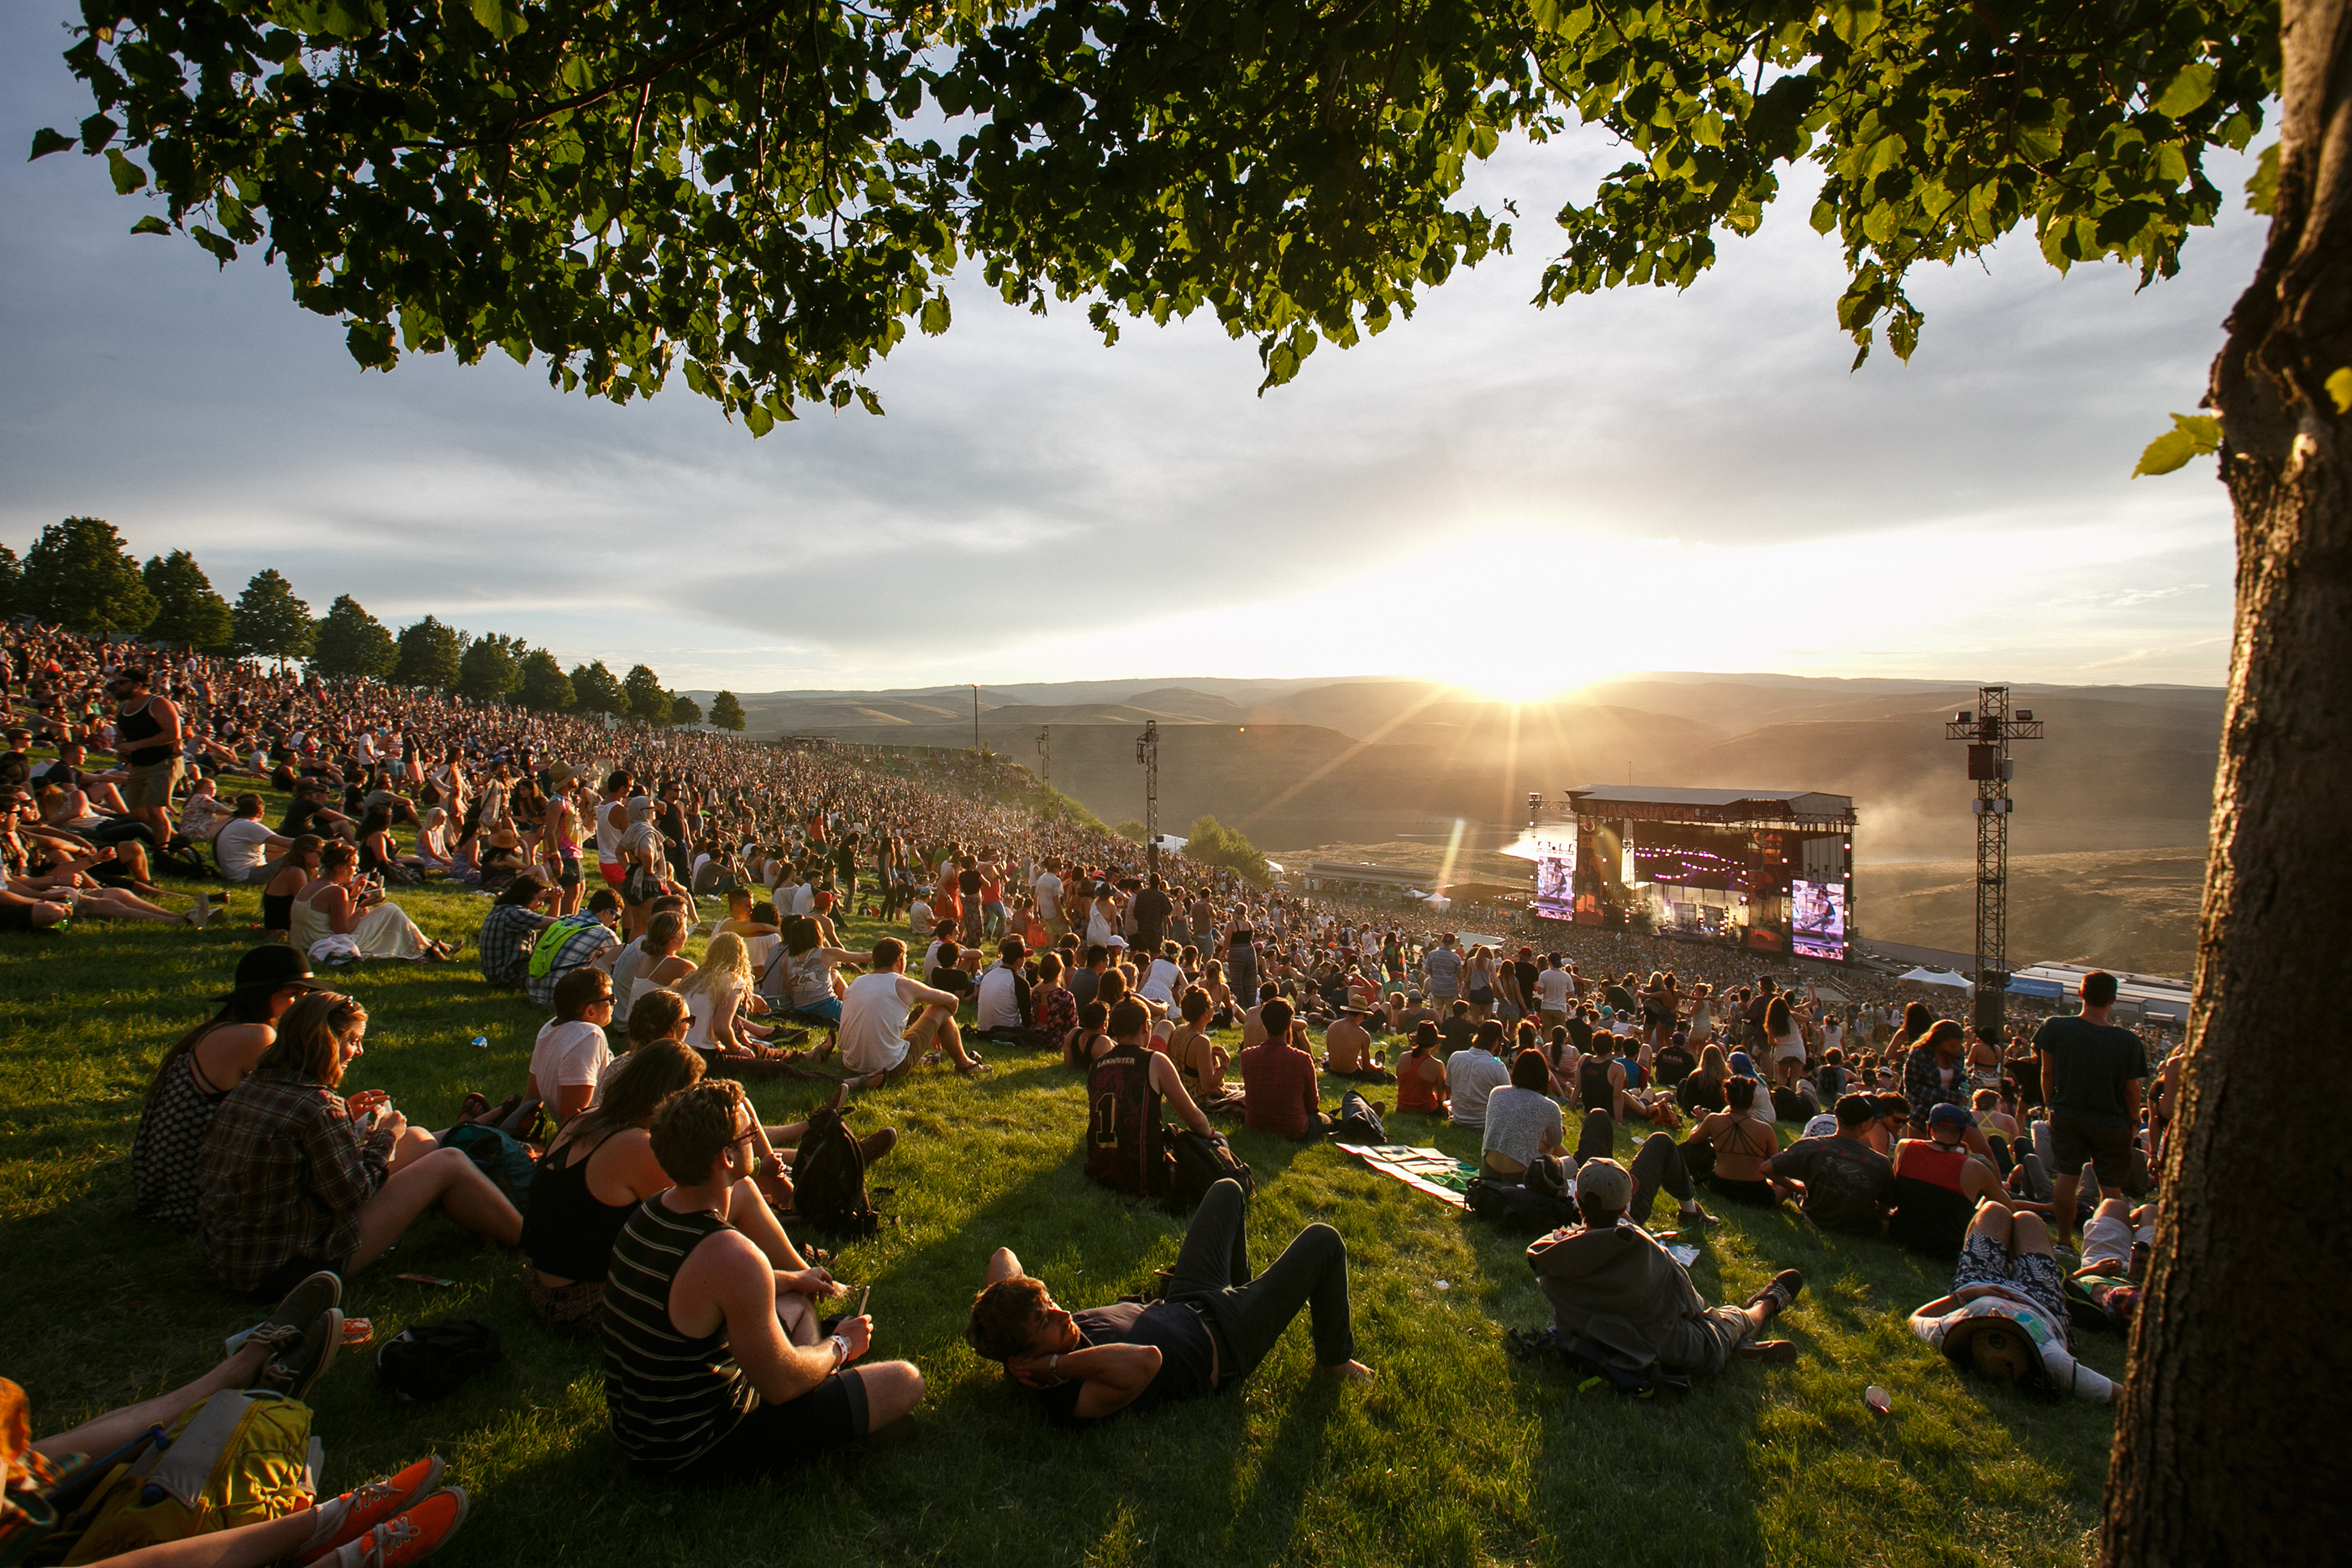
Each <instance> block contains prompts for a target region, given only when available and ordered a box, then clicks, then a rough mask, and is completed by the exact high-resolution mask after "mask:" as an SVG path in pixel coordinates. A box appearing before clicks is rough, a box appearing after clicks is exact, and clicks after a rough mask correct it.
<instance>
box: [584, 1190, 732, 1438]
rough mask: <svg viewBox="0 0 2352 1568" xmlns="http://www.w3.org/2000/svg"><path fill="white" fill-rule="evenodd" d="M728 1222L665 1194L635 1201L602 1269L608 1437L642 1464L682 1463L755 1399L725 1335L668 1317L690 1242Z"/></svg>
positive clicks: (721, 1435)
mask: <svg viewBox="0 0 2352 1568" xmlns="http://www.w3.org/2000/svg"><path fill="white" fill-rule="evenodd" d="M727 1228H729V1227H728V1224H727V1221H726V1220H724V1219H722V1218H719V1216H718V1215H717V1214H714V1213H712V1212H710V1211H709V1210H708V1209H705V1210H701V1211H699V1212H697V1213H694V1214H677V1213H674V1212H672V1211H671V1210H670V1209H669V1208H668V1207H666V1206H665V1205H664V1204H663V1202H662V1199H661V1195H660V1194H658V1193H656V1195H655V1196H653V1197H649V1198H647V1199H646V1201H645V1202H643V1203H641V1204H639V1205H638V1206H637V1207H636V1211H635V1213H633V1214H631V1215H630V1216H629V1218H628V1221H627V1223H625V1225H623V1226H622V1227H621V1235H620V1239H618V1240H616V1241H614V1243H613V1262H612V1267H611V1270H609V1271H608V1272H607V1273H606V1275H605V1277H604V1408H605V1411H606V1413H607V1414H609V1415H610V1416H612V1420H613V1437H614V1440H615V1441H616V1442H618V1443H619V1444H620V1445H621V1448H622V1449H623V1451H625V1453H627V1455H628V1456H629V1458H632V1459H634V1460H635V1461H636V1462H637V1463H638V1464H640V1465H642V1466H644V1467H645V1468H646V1469H655V1470H677V1469H685V1468H686V1467H687V1466H688V1465H690V1464H692V1463H693V1462H694V1461H695V1460H697V1459H698V1458H701V1457H702V1456H703V1455H704V1454H707V1453H709V1451H710V1450H711V1449H712V1448H715V1447H717V1446H718V1444H719V1441H720V1439H722V1438H724V1437H726V1436H727V1435H728V1434H729V1433H730V1432H732V1431H733V1430H734V1429H735V1427H736V1424H737V1423H738V1422H740V1421H741V1420H742V1419H743V1417H744V1416H747V1415H749V1414H750V1413H751V1408H752V1407H753V1406H756V1405H757V1404H759V1402H760V1391H759V1390H758V1389H756V1388H754V1387H753V1386H752V1385H751V1379H750V1378H748V1377H746V1376H744V1375H743V1370H742V1368H740V1367H739V1366H737V1365H736V1364H735V1357H734V1354H733V1353H732V1352H730V1350H729V1349H728V1348H727V1341H726V1336H725V1335H724V1334H723V1333H720V1334H708V1335H705V1336H703V1337H702V1338H699V1339H689V1338H688V1337H687V1336H686V1335H684V1334H682V1333H678V1332H677V1329H676V1328H675V1327H673V1326H672V1325H671V1323H670V1320H669V1291H670V1285H671V1282H672V1281H675V1280H676V1279H677V1271H678V1270H679V1269H680V1268H681V1267H683V1266H684V1264H685V1262H686V1258H687V1254H688V1253H689V1252H691V1251H693V1250H694V1248H695V1244H696V1243H698V1242H699V1241H700V1240H701V1239H703V1238H704V1237H706V1236H709V1235H711V1234H712V1233H714V1232H716V1231H720V1230H725V1229H727Z"/></svg>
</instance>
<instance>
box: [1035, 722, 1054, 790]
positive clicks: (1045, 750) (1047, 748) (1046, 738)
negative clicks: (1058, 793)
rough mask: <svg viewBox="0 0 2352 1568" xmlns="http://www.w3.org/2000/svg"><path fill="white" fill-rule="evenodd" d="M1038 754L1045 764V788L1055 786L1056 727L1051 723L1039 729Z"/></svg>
mask: <svg viewBox="0 0 2352 1568" xmlns="http://www.w3.org/2000/svg"><path fill="white" fill-rule="evenodd" d="M1037 755H1038V757H1039V758H1041V759H1043V761H1044V762H1045V788H1046V789H1052V788H1053V787H1054V727H1053V726H1052V725H1050V724H1048V725H1043V726H1041V727H1039V728H1038V730H1037Z"/></svg>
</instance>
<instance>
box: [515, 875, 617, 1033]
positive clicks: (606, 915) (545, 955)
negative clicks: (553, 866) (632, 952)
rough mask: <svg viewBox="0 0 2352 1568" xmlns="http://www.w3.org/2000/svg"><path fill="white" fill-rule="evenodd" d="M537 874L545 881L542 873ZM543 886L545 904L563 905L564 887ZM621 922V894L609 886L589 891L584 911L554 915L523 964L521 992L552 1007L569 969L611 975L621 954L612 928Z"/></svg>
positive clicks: (540, 1004)
mask: <svg viewBox="0 0 2352 1568" xmlns="http://www.w3.org/2000/svg"><path fill="white" fill-rule="evenodd" d="M540 874H541V879H542V881H544V874H543V873H540ZM517 880H520V878H518V879H517ZM546 885H547V887H548V900H549V902H548V905H547V907H548V908H550V909H551V910H552V909H556V908H560V907H562V902H563V894H564V890H563V888H562V886H561V885H559V884H556V883H546ZM620 923H621V895H620V894H617V893H614V891H613V890H612V889H611V888H609V887H600V888H598V889H597V890H596V891H595V892H594V893H593V894H589V895H588V907H587V908H586V909H585V910H583V911H581V912H579V913H576V914H572V915H557V916H556V917H555V918H554V919H553V920H552V921H551V922H549V923H548V929H546V930H543V931H541V933H540V936H539V940H538V942H537V943H536V944H534V945H533V946H532V948H531V953H530V960H529V962H528V963H526V964H525V965H524V968H523V982H522V992H523V995H524V996H526V997H529V998H530V1000H531V1003H532V1005H534V1006H536V1007H542V1008H551V1007H553V1006H554V1005H555V988H556V987H557V986H558V985H560V984H562V980H563V977H564V976H566V975H568V974H570V973H571V972H572V970H574V969H577V968H581V967H583V966H593V967H596V968H599V969H602V970H604V972H605V973H606V974H611V973H612V971H613V961H614V959H616V958H618V957H619V956H621V938H620V937H619V936H617V935H616V934H615V933H614V927H615V926H617V925H619V924H620Z"/></svg>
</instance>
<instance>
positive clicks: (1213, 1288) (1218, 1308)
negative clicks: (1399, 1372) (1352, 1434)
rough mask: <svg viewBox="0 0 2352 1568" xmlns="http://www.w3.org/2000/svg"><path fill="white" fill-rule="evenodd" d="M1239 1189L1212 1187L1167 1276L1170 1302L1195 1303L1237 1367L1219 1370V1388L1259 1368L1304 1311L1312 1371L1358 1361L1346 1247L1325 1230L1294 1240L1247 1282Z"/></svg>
mask: <svg viewBox="0 0 2352 1568" xmlns="http://www.w3.org/2000/svg"><path fill="white" fill-rule="evenodd" d="M1245 1212H1246V1211H1245V1210H1244V1200H1243V1197H1242V1189H1241V1184H1240V1183H1239V1182H1236V1181H1233V1180H1230V1179H1228V1180H1224V1181H1220V1182H1218V1183H1216V1184H1214V1185H1213V1186H1211V1187H1210V1188H1209V1191H1208V1195H1207V1196H1206V1197H1203V1198H1202V1199H1201V1207H1199V1208H1198V1209H1196V1210H1194V1211H1193V1214H1192V1225H1191V1226H1190V1227H1189V1228H1187V1229H1186V1230H1185V1232H1184V1246H1183V1248H1182V1249H1181V1250H1180V1251H1179V1252H1178V1253H1177V1254H1176V1266H1175V1267H1174V1268H1173V1269H1171V1270H1169V1273H1168V1299H1169V1300H1170V1301H1198V1302H1200V1303H1201V1305H1202V1307H1203V1308H1205V1309H1206V1310H1207V1312H1208V1314H1209V1318H1210V1321H1211V1322H1213V1323H1215V1324H1216V1326H1217V1332H1218V1333H1219V1334H1220V1335H1221V1336H1222V1337H1223V1340H1224V1344H1223V1349H1225V1350H1230V1351H1231V1352H1232V1353H1233V1355H1234V1360H1235V1361H1236V1362H1238V1363H1239V1364H1238V1365H1233V1366H1221V1367H1220V1368H1219V1371H1220V1372H1222V1373H1223V1376H1222V1377H1221V1378H1220V1379H1219V1380H1218V1382H1219V1385H1220V1386H1223V1385H1226V1384H1231V1383H1236V1382H1239V1381H1240V1380H1241V1379H1243V1378H1244V1377H1247V1376H1248V1375H1250V1374H1251V1373H1252V1372H1255V1370H1256V1369H1257V1364H1258V1363H1259V1362H1261V1361H1264V1360H1265V1358H1266V1355H1267V1354H1268V1353H1270V1352H1271V1351H1272V1350H1273V1349H1274V1346H1275V1342H1276V1341H1277V1340H1279V1339H1280V1338H1281V1337H1282V1331H1283V1330H1284V1329H1286V1328H1288V1327H1289V1326H1290V1320H1291V1319H1293V1318H1295V1317H1297V1315H1298V1309H1299V1308H1300V1307H1301V1306H1306V1307H1307V1308H1308V1309H1309V1312H1310V1317H1309V1322H1310V1323H1311V1324H1312V1326H1313V1330H1314V1335H1315V1364H1316V1365H1318V1366H1341V1365H1344V1364H1347V1363H1349V1362H1350V1361H1353V1360H1354V1359H1355V1358H1356V1335H1355V1331H1354V1330H1353V1329H1352V1328H1350V1327H1349V1322H1348V1244H1347V1243H1346V1242H1344V1241H1342V1240H1340V1239H1339V1232H1338V1231H1336V1230H1334V1229H1332V1228H1330V1227H1329V1226H1328V1225H1310V1226H1308V1227H1307V1228H1306V1229H1304V1230H1302V1231H1300V1232H1299V1233H1298V1237H1297V1239H1296V1240H1294V1241H1292V1242H1291V1244H1290V1245H1289V1246H1287V1247H1286V1248H1284V1249H1283V1251H1282V1256H1281V1257H1279V1258H1277V1259H1276V1260H1274V1263H1273V1266H1272V1267H1270V1268H1268V1269H1267V1270H1266V1271H1265V1273H1263V1274H1260V1275H1258V1276H1257V1277H1256V1278H1255V1279H1252V1278H1251V1277H1250V1265H1249V1241H1248V1237H1247V1234H1246V1230H1247V1228H1246V1226H1245V1225H1244V1218H1245Z"/></svg>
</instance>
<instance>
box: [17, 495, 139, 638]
mask: <svg viewBox="0 0 2352 1568" xmlns="http://www.w3.org/2000/svg"><path fill="white" fill-rule="evenodd" d="M19 592H20V594H21V596H22V598H23V600H24V608H25V609H26V611H29V612H31V613H32V614H34V615H36V616H38V617H39V618H40V619H42V620H44V621H52V622H57V623H58V624H59V625H62V626H64V627H66V628H67V629H68V630H69V631H74V632H143V631H145V630H146V629H147V625H148V623H149V622H152V621H153V620H154V619H155V596H154V595H153V594H152V593H150V592H148V591H147V580H146V576H145V574H144V573H142V571H141V570H139V562H138V561H137V560H136V559H132V557H131V552H130V551H129V550H128V549H124V548H123V544H122V536H121V534H118V533H116V532H115V531H114V525H113V524H112V523H110V522H106V521H104V520H102V519H100V518H98V517H68V518H66V519H65V520H64V521H63V522H59V523H51V524H50V525H48V527H47V528H43V529H42V530H41V537H40V538H37V539H35V540H34V541H33V548H32V549H29V550H27V551H26V552H25V565H24V571H23V585H22V587H21V589H20V590H19Z"/></svg>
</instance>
